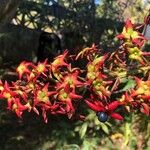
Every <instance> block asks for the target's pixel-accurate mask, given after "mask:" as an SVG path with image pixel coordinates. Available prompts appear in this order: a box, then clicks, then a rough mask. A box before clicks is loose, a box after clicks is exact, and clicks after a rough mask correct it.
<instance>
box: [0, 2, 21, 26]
mask: <svg viewBox="0 0 150 150" xmlns="http://www.w3.org/2000/svg"><path fill="white" fill-rule="evenodd" d="M21 1H23V0H0V24H1V25H2V24H5V23H7V22H9V21H11V19H12V18H13V17H14V14H15V12H16V10H17V8H18V6H19V4H20V2H21Z"/></svg>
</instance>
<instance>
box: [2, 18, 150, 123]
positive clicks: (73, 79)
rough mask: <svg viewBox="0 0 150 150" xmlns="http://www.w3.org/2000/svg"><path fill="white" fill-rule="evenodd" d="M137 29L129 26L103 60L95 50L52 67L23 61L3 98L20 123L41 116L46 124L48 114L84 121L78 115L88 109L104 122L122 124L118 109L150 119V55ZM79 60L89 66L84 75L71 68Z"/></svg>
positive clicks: (4, 85) (62, 57) (62, 58)
mask: <svg viewBox="0 0 150 150" xmlns="http://www.w3.org/2000/svg"><path fill="white" fill-rule="evenodd" d="M138 29H139V28H138V27H136V26H134V24H132V22H131V21H130V20H127V21H126V24H125V27H124V28H123V31H122V33H121V34H119V35H117V38H118V39H119V40H120V46H119V47H118V48H117V49H116V51H114V52H112V53H109V52H108V53H106V54H102V52H101V50H100V49H98V48H97V46H96V45H95V44H93V45H92V47H87V48H84V49H83V50H82V51H81V52H79V53H78V54H77V55H76V56H74V57H72V56H69V55H68V51H67V50H66V51H65V52H64V53H63V54H62V55H59V56H57V57H56V58H54V61H53V62H52V63H49V62H48V61H47V60H45V61H44V62H39V63H38V64H37V65H35V64H33V63H31V62H25V61H23V62H22V63H21V64H20V65H19V66H18V68H17V69H16V72H17V73H18V75H19V78H18V80H17V81H15V82H11V83H10V84H8V82H7V81H5V82H4V83H3V82H2V81H1V82H0V98H1V99H2V100H4V101H6V102H7V106H8V107H7V108H8V109H9V110H11V111H13V112H15V113H16V114H17V116H18V117H22V114H23V112H25V111H28V112H31V111H33V112H35V113H36V114H38V115H39V114H40V112H41V113H42V116H43V118H44V121H45V122H47V121H48V119H47V114H52V115H57V114H62V115H66V116H68V118H74V117H75V118H78V119H84V116H82V115H81V114H79V111H77V110H78V106H79V105H81V104H84V103H85V104H86V105H87V106H88V107H89V108H90V109H92V110H93V111H95V112H96V114H97V116H98V119H99V120H100V121H101V122H105V121H107V120H108V118H109V117H112V118H114V119H118V120H123V116H122V115H121V114H120V113H119V112H118V108H119V107H120V108H125V110H127V111H129V112H131V111H134V112H135V111H141V112H142V113H144V114H146V115H150V72H149V71H150V62H149V55H150V53H149V52H143V51H142V47H143V45H144V43H145V41H146V39H145V37H144V36H143V35H142V34H141V33H139V32H138ZM77 60H80V61H84V60H87V62H88V63H87V64H86V66H85V69H84V70H81V69H80V68H79V67H73V65H72V61H74V62H76V61H77ZM129 83H130V84H129ZM83 108H85V106H83Z"/></svg>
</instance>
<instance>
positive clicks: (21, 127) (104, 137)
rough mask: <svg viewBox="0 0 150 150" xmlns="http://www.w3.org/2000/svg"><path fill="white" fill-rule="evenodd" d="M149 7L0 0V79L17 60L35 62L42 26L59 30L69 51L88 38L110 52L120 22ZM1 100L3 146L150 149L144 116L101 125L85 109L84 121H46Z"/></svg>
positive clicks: (80, 0)
mask: <svg viewBox="0 0 150 150" xmlns="http://www.w3.org/2000/svg"><path fill="white" fill-rule="evenodd" d="M149 9H150V1H149V0H0V66H1V68H0V78H5V79H7V80H12V78H13V77H11V78H10V76H8V74H9V75H10V74H11V75H13V73H12V70H14V68H15V67H16V65H18V64H19V63H20V62H21V61H23V60H28V61H34V58H35V57H36V52H37V47H38V39H39V35H40V33H41V31H46V32H54V33H56V34H58V35H59V36H60V37H61V40H62V47H63V48H64V49H66V48H67V49H69V51H71V52H73V53H77V52H78V51H80V50H81V49H82V48H83V47H86V46H90V45H91V44H92V43H93V42H95V43H96V44H97V45H98V46H99V47H100V48H102V49H103V50H104V51H111V50H114V49H115V48H116V47H117V39H116V38H115V35H116V34H117V33H119V32H120V31H121V30H122V27H123V25H124V21H125V20H126V19H127V18H130V19H132V20H133V21H134V22H135V23H137V24H140V23H142V22H143V19H144V16H145V15H146V14H148V13H149ZM146 48H147V49H149V46H148V44H147V46H146ZM5 76H6V77H5ZM0 103H1V105H0V137H1V140H0V149H3V150H5V149H6V150H9V149H11V150H13V149H14V150H32V149H33V150H34V149H37V150H50V149H52V150H54V149H56V150H57V149H58V150H79V149H83V150H97V149H98V150H101V149H102V150H108V149H109V150H130V149H131V150H132V149H136V150H141V149H144V150H150V148H149V147H150V123H149V119H150V118H149V117H148V116H143V115H139V114H131V113H129V114H124V116H126V117H125V120H124V122H116V121H114V120H109V122H107V123H105V124H104V123H100V122H99V121H98V120H97V117H96V114H95V113H93V112H92V111H90V110H84V111H83V114H87V117H86V120H85V121H84V122H82V121H77V120H68V119H66V118H65V117H62V116H49V123H48V124H45V123H44V122H43V120H42V118H40V117H39V116H36V115H34V114H32V113H30V114H24V117H23V119H18V118H17V117H16V116H15V115H14V114H12V113H10V112H9V111H7V110H6V109H5V108H4V106H5V104H3V101H0Z"/></svg>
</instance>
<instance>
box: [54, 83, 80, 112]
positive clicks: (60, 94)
mask: <svg viewBox="0 0 150 150" xmlns="http://www.w3.org/2000/svg"><path fill="white" fill-rule="evenodd" d="M56 90H57V89H56ZM57 98H58V100H59V101H61V102H63V103H64V104H66V111H67V112H74V111H75V108H74V106H73V104H72V101H73V100H76V99H81V98H82V96H80V95H77V94H76V93H75V91H73V90H72V89H71V88H70V87H69V85H66V87H64V88H62V89H58V90H57Z"/></svg>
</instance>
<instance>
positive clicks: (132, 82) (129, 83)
mask: <svg viewBox="0 0 150 150" xmlns="http://www.w3.org/2000/svg"><path fill="white" fill-rule="evenodd" d="M135 85H136V82H135V80H133V79H131V78H129V79H128V80H127V83H126V85H125V86H124V87H123V89H121V90H120V91H127V90H129V89H132V88H134V87H135Z"/></svg>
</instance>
